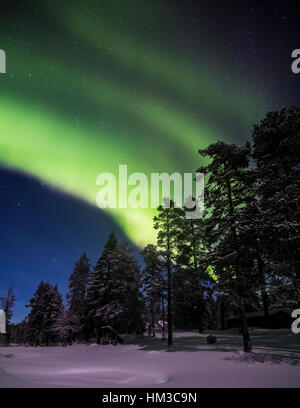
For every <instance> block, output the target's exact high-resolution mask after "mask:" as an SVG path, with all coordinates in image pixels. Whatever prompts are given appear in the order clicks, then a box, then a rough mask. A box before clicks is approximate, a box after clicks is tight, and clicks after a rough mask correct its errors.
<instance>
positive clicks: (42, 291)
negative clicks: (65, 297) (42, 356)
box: [27, 281, 63, 346]
mask: <svg viewBox="0 0 300 408" xmlns="http://www.w3.org/2000/svg"><path fill="white" fill-rule="evenodd" d="M27 307H30V308H31V310H30V313H29V315H28V316H27V323H28V340H29V343H30V344H31V345H35V346H40V345H46V346H49V345H51V344H53V343H56V342H57V340H58V335H57V331H56V329H55V325H56V323H57V319H58V317H59V315H60V313H61V311H62V309H63V303H62V296H61V295H60V293H59V292H58V288H57V285H55V286H52V285H51V284H50V283H47V282H46V283H45V282H43V281H42V282H41V283H40V284H39V285H38V287H37V290H36V291H35V293H34V295H33V297H32V298H31V299H30V302H29V305H27Z"/></svg>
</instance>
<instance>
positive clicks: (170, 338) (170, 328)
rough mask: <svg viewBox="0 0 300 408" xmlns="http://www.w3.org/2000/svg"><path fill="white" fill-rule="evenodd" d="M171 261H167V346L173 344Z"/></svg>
mask: <svg viewBox="0 0 300 408" xmlns="http://www.w3.org/2000/svg"><path fill="white" fill-rule="evenodd" d="M171 291H172V284H171V263H170V262H168V346H171V345H172V344H173V321H172V317H173V316H172V292H171Z"/></svg>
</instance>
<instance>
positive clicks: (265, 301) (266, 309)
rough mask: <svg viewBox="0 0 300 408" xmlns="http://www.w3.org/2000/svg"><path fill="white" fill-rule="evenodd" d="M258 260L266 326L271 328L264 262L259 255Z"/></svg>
mask: <svg viewBox="0 0 300 408" xmlns="http://www.w3.org/2000/svg"><path fill="white" fill-rule="evenodd" d="M257 262H258V271H259V275H260V279H261V283H262V302H263V308H264V318H265V328H266V329H269V328H270V319H269V296H268V294H267V292H266V289H265V277H264V264H263V260H262V259H261V257H260V256H259V255H258V257H257Z"/></svg>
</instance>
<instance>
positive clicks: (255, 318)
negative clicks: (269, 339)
mask: <svg viewBox="0 0 300 408" xmlns="http://www.w3.org/2000/svg"><path fill="white" fill-rule="evenodd" d="M246 316H247V322H248V326H249V327H259V328H262V329H266V328H269V329H286V328H289V327H291V325H292V322H293V320H292V317H291V314H290V313H288V312H286V311H284V310H270V311H269V319H268V322H267V321H266V318H265V315H264V312H263V311H256V312H251V313H247V314H246ZM225 321H226V327H227V329H232V328H235V327H236V328H239V327H240V319H239V317H238V316H231V317H228V318H227V319H225Z"/></svg>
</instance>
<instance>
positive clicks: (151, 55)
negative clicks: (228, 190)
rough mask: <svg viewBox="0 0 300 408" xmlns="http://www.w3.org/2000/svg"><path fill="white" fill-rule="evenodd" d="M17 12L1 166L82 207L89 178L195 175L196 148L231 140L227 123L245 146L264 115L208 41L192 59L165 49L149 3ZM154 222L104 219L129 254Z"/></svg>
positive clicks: (170, 46)
mask: <svg viewBox="0 0 300 408" xmlns="http://www.w3.org/2000/svg"><path fill="white" fill-rule="evenodd" d="M148 3H149V4H148ZM24 4H26V6H25V5H24V14H23V15H24V17H22V18H21V17H18V18H17V19H16V18H15V16H14V10H12V12H11V13H8V14H7V16H6V17H7V18H6V19H5V21H4V22H3V24H2V25H1V28H0V34H1V39H2V43H1V44H0V47H1V48H3V49H4V50H5V51H6V55H7V74H5V75H1V76H0V92H1V100H0V162H1V163H2V165H4V166H6V167H9V168H12V169H17V170H21V171H23V172H25V173H28V174H30V175H33V176H35V177H37V178H39V179H40V180H42V181H45V182H47V183H49V184H50V185H52V186H54V187H55V188H59V189H61V190H63V191H65V192H67V193H70V194H73V195H75V196H76V197H78V198H81V199H83V200H85V201H87V202H89V203H91V204H92V205H96V193H97V191H98V187H97V186H96V178H97V175H98V174H99V173H101V172H112V173H114V174H116V175H117V172H118V166H119V164H127V165H128V171H129V173H133V172H143V173H145V174H146V175H148V176H149V175H150V173H151V172H163V171H164V172H169V173H172V172H174V171H176V172H181V173H183V172H186V171H188V172H192V171H195V170H196V169H197V168H198V167H199V165H200V164H201V163H200V159H199V157H198V154H197V150H198V149H199V148H203V147H205V146H207V145H208V144H210V143H212V142H214V141H216V140H218V139H225V140H227V141H233V140H234V136H233V135H232V134H231V132H230V130H231V129H232V124H235V126H236V131H237V132H239V133H240V137H241V138H242V139H243V138H245V139H246V138H247V137H248V135H249V131H250V130H251V127H252V124H253V123H255V122H256V121H257V120H259V119H260V118H261V117H262V115H263V113H264V112H265V110H266V104H265V102H264V100H263V97H262V96H258V95H260V94H259V91H258V90H257V89H255V87H254V86H253V84H250V83H249V81H247V78H243V77H242V76H241V75H239V74H238V73H237V75H235V76H234V77H233V78H230V79H229V78H228V75H227V73H226V70H225V68H224V69H223V68H222V67H223V65H222V57H223V56H220V57H219V59H218V58H217V57H216V59H215V60H214V61H213V63H212V62H211V58H210V57H209V52H210V51H209V44H208V43H207V40H206V38H204V37H201V38H200V39H199V43H198V44H197V47H198V48H197V49H199V47H200V49H201V50H202V52H201V54H199V52H195V49H194V48H193V47H192V46H191V47H185V48H184V47H181V46H180V45H178V47H176V46H175V45H174V44H175V40H174V38H175V39H176V38H182V36H184V33H182V32H180V31H178V30H179V29H178V25H176V22H177V19H178V17H177V16H176V13H175V11H174V10H173V11H172V10H162V8H161V7H160V6H159V2H155V1H154V2H153V3H152V2H136V1H131V2H129V1H123V2H120V1H113V2H108V1H103V2H99V1H98V2H96V1H86V2H85V3H82V2H72V5H71V2H67V1H64V2H55V1H54V2H51V3H50V2H49V3H48V4H40V3H38V2H28V3H24ZM50 4H51V6H50ZM146 15H147V19H146V18H145V17H143V16H146ZM166 18H167V20H166ZM166 21H168V24H166ZM201 27H202V28H201V32H202V33H203V32H205V30H209V27H207V24H205V22H204V18H203V24H202V25H201ZM160 30H162V31H163V35H162V34H161V33H160ZM158 32H159V33H160V34H159V35H158V34H157V33H158ZM155 33H156V34H155ZM160 36H162V37H163V38H164V39H165V40H164V42H163V43H162V42H161V41H159V38H161V37H160ZM12 38H13V40H12ZM177 44H178V43H177ZM99 211H100V209H99ZM154 212H155V210H153V209H147V210H146V209H136V210H134V209H130V208H128V209H115V210H110V213H111V215H112V216H113V217H114V219H115V220H116V221H117V223H118V224H119V225H120V226H121V227H122V228H123V230H124V231H125V233H126V234H127V235H128V237H129V238H130V239H131V240H133V241H134V242H135V243H136V244H138V245H144V244H146V243H149V242H153V240H154V238H155V235H154V234H155V233H154V231H153V229H152V218H153V214H154Z"/></svg>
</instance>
